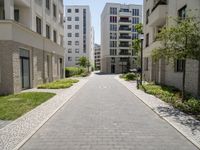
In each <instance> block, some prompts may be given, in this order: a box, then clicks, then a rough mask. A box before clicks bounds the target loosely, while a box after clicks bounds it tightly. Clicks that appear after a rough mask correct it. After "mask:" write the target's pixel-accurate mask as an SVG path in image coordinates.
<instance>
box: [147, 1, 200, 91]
mask: <svg viewBox="0 0 200 150" xmlns="http://www.w3.org/2000/svg"><path fill="white" fill-rule="evenodd" d="M165 2H166V3H165ZM185 6H187V7H186V10H190V9H191V10H192V11H193V10H196V11H197V13H198V14H199V12H200V9H199V8H200V1H199V0H190V1H187V0H174V1H160V0H156V1H146V0H144V35H145V36H146V35H147V34H149V38H148V43H149V45H148V44H147V39H146V38H145V39H144V60H145V59H146V58H148V63H146V62H145V61H143V62H144V65H146V64H148V67H147V68H148V69H146V70H145V69H144V74H143V75H144V79H145V80H147V81H151V82H152V81H154V82H156V83H158V84H165V85H170V86H174V87H177V88H179V89H181V87H182V76H183V73H182V72H177V71H176V70H175V64H174V61H164V60H162V61H161V60H160V61H159V62H156V63H155V62H153V61H152V57H151V52H152V50H153V49H155V48H156V47H159V46H160V43H159V41H156V40H155V37H156V34H157V33H158V31H159V28H161V27H163V26H164V25H165V24H167V25H169V26H170V25H171V24H173V22H172V21H171V20H170V19H167V18H168V17H177V14H178V10H180V9H181V8H183V7H185ZM152 8H153V9H152ZM148 11H149V17H147V14H148V13H147V12H148ZM158 12H160V13H158ZM147 18H148V21H147ZM199 68H200V64H199V62H198V61H196V60H187V61H186V83H185V84H186V90H187V91H188V92H190V93H192V94H194V95H199V93H200V92H199V90H200V89H199V88H200V84H199V83H200V80H199V79H200V73H199V72H200V69H199Z"/></svg>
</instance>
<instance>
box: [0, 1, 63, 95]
mask: <svg viewBox="0 0 200 150" xmlns="http://www.w3.org/2000/svg"><path fill="white" fill-rule="evenodd" d="M63 13H64V6H63V0H46V1H44V0H0V94H8V93H17V92H20V91H21V90H23V89H28V88H32V87H36V86H37V85H38V84H42V83H46V82H51V81H53V80H56V79H60V78H63V77H64V48H63V37H64V24H63Z"/></svg>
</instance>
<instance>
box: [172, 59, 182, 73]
mask: <svg viewBox="0 0 200 150" xmlns="http://www.w3.org/2000/svg"><path fill="white" fill-rule="evenodd" d="M174 71H175V72H183V60H175V62H174Z"/></svg>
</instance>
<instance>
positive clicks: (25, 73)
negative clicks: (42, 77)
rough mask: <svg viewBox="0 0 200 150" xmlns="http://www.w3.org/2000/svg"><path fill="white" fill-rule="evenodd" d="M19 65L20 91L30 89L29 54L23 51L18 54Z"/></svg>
mask: <svg viewBox="0 0 200 150" xmlns="http://www.w3.org/2000/svg"><path fill="white" fill-rule="evenodd" d="M20 55H21V56H20V64H21V82H22V89H29V88H30V60H29V52H28V51H27V53H26V51H25V50H23V51H21V53H20Z"/></svg>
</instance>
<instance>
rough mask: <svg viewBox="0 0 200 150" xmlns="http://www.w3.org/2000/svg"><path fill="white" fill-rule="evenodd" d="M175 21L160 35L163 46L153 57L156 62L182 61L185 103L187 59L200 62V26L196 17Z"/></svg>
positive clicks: (183, 98) (164, 28) (163, 29)
mask: <svg viewBox="0 0 200 150" xmlns="http://www.w3.org/2000/svg"><path fill="white" fill-rule="evenodd" d="M174 20H175V21H176V23H175V25H173V26H170V27H169V26H165V27H163V28H162V29H161V31H160V33H158V35H157V39H158V40H159V41H161V45H162V46H160V47H159V48H156V49H154V50H153V52H152V56H153V59H154V60H155V61H157V60H159V59H162V58H164V59H167V60H181V61H182V67H183V78H182V101H184V100H185V80H186V62H187V59H195V60H200V25H199V22H198V19H197V18H195V17H186V18H184V19H182V20H180V18H179V19H174Z"/></svg>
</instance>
